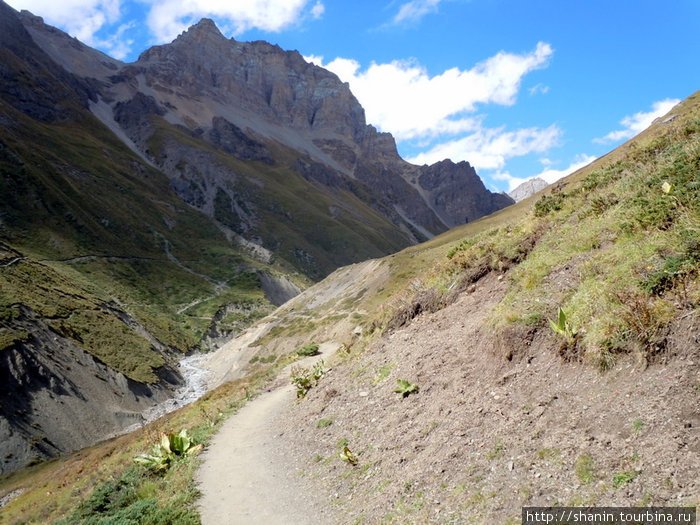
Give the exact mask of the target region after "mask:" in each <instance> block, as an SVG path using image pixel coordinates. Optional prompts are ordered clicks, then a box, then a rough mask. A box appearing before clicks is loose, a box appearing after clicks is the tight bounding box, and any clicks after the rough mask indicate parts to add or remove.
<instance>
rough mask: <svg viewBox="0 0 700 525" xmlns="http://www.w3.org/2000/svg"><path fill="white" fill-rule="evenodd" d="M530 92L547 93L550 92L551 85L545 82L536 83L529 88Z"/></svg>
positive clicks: (535, 93)
mask: <svg viewBox="0 0 700 525" xmlns="http://www.w3.org/2000/svg"><path fill="white" fill-rule="evenodd" d="M528 93H530V96H533V95H537V94H539V93H542V94H543V95H546V94H547V93H549V86H545V85H544V84H536V85H534V86H532V87H531V88H530V89H528Z"/></svg>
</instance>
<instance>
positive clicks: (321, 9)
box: [311, 1, 326, 19]
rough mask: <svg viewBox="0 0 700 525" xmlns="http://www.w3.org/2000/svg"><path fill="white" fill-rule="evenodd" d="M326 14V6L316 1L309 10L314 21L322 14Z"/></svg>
mask: <svg viewBox="0 0 700 525" xmlns="http://www.w3.org/2000/svg"><path fill="white" fill-rule="evenodd" d="M325 12H326V6H324V5H323V2H321V1H318V2H316V3H315V4H314V6H313V7H312V8H311V16H313V17H314V18H315V19H319V18H321V17H322V16H323V13H325Z"/></svg>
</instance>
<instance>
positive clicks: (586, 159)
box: [530, 154, 596, 184]
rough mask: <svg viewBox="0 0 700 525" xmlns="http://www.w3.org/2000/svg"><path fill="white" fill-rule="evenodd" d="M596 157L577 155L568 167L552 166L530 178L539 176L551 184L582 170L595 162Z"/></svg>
mask: <svg viewBox="0 0 700 525" xmlns="http://www.w3.org/2000/svg"><path fill="white" fill-rule="evenodd" d="M595 159H596V157H594V156H592V155H586V154H582V155H577V156H576V158H574V160H573V162H572V163H571V164H569V166H568V167H566V168H564V169H563V170H555V169H551V168H547V169H545V170H544V171H542V172H541V173H538V174H537V175H535V176H534V177H530V178H535V177H539V178H540V179H542V180H544V181H547V182H548V183H549V184H552V183H553V182H556V181H558V180H559V179H561V178H563V177H566V176H567V175H571V174H572V173H573V172H575V171H578V170H580V169H581V168H583V167H584V166H588V165H589V164H590V163H591V162H593V161H594V160H595Z"/></svg>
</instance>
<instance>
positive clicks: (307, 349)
mask: <svg viewBox="0 0 700 525" xmlns="http://www.w3.org/2000/svg"><path fill="white" fill-rule="evenodd" d="M320 353H321V352H320V351H319V345H318V344H317V343H309V344H308V345H306V346H303V347H301V348H300V349H299V350H297V355H298V356H299V357H309V356H314V355H318V354H320Z"/></svg>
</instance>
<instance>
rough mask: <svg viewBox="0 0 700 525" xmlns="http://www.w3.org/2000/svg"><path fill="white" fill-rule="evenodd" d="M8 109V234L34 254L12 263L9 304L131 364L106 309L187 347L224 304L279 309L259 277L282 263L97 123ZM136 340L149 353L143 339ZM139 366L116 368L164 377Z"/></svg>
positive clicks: (3, 163) (4, 147) (3, 231)
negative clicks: (183, 197)
mask: <svg viewBox="0 0 700 525" xmlns="http://www.w3.org/2000/svg"><path fill="white" fill-rule="evenodd" d="M0 112H1V113H2V114H3V115H4V117H5V119H6V120H7V121H10V122H12V123H13V125H12V126H11V127H10V126H8V127H5V128H4V131H3V136H2V144H1V145H0V146H1V149H0V172H1V173H2V178H0V191H1V192H2V194H3V203H2V205H1V206H2V223H1V224H0V235H1V238H2V240H3V242H4V243H5V247H6V251H8V253H10V252H12V250H14V252H17V253H18V256H20V257H22V259H21V261H20V262H18V263H16V264H12V265H6V266H3V267H2V268H0V271H1V272H2V273H1V278H2V279H3V283H4V285H3V287H2V297H1V299H2V305H1V307H2V308H3V309H8V308H17V307H19V306H20V305H24V306H27V307H30V308H31V309H32V310H33V311H35V312H37V313H38V314H40V315H41V316H45V317H48V318H51V319H53V320H54V324H57V325H60V326H61V327H62V328H60V329H59V332H60V333H62V334H68V335H70V336H71V337H72V338H73V339H75V340H78V341H79V342H82V343H83V344H84V345H85V346H86V347H87V349H88V350H90V351H91V352H92V353H94V354H95V355H96V356H97V357H99V358H100V359H102V360H104V362H106V363H107V364H110V365H112V364H115V363H117V362H122V361H124V359H126V360H127V361H129V360H130V359H129V358H125V357H124V356H123V355H117V354H121V353H122V352H124V350H125V349H126V348H129V345H123V344H117V343H116V341H117V339H115V338H114V337H113V336H114V334H115V333H116V332H115V330H116V331H124V330H126V331H129V330H128V329H127V328H126V327H125V325H124V323H122V322H121V321H119V319H117V318H116V317H115V316H114V315H112V313H111V312H109V308H107V307H106V306H105V305H111V306H112V307H113V308H115V309H117V310H120V311H124V312H126V313H127V314H128V315H130V316H132V317H133V318H135V319H136V320H137V321H138V323H140V324H141V325H143V326H145V327H146V329H147V330H148V331H149V332H150V333H151V334H152V335H154V336H155V337H156V338H157V339H158V340H159V341H160V342H162V343H163V344H164V345H166V346H168V347H171V348H172V349H177V350H180V351H186V350H188V349H190V348H192V347H194V346H195V345H196V344H197V343H198V341H199V340H200V338H201V337H202V335H203V334H204V333H205V332H206V330H208V328H209V325H210V324H211V318H212V317H213V316H214V314H216V313H217V311H218V310H219V309H220V308H222V307H223V306H224V305H232V304H238V305H240V306H241V307H245V309H246V310H260V309H261V311H263V312H264V311H265V309H266V308H267V307H268V304H269V303H267V301H266V300H265V298H264V294H263V293H262V289H261V288H260V285H259V283H258V282H257V279H256V278H255V274H254V273H251V272H255V271H256V270H257V269H263V268H265V269H266V270H268V271H274V267H269V266H265V267H264V266H263V265H262V264H261V263H258V262H256V261H253V260H251V259H250V258H249V257H248V256H247V255H246V254H245V253H243V252H242V251H241V250H240V249H238V248H237V247H235V246H233V245H232V244H231V243H230V242H229V241H227V239H226V238H225V236H224V235H223V233H221V232H220V231H219V230H218V229H217V228H216V226H215V225H214V224H213V223H212V221H211V220H209V219H208V218H207V217H206V216H204V215H203V214H201V213H199V212H197V211H195V210H193V209H191V208H190V207H188V206H187V205H185V204H184V203H182V202H181V201H180V200H179V199H178V198H177V196H175V195H174V193H173V192H172V190H171V189H170V188H169V186H168V181H167V179H166V178H165V177H164V176H163V175H162V174H160V173H158V172H157V171H155V170H154V169H152V168H150V167H148V166H146V165H145V164H143V163H142V162H141V161H140V160H138V159H137V158H136V157H135V156H134V155H133V154H132V153H131V152H130V151H128V150H127V149H126V148H125V147H124V146H123V145H122V144H120V143H119V142H118V141H117V140H116V138H115V137H114V136H112V135H111V133H110V132H108V131H107V130H106V129H105V128H104V127H102V126H101V124H99V123H98V122H96V121H95V120H94V119H93V118H92V117H91V116H89V115H83V116H82V117H81V118H80V119H79V120H77V121H72V120H69V121H64V122H60V123H42V122H38V121H36V120H34V119H32V118H29V117H27V116H25V115H23V114H21V113H19V112H17V111H15V110H14V109H12V108H10V107H9V106H7V105H5V104H4V103H2V105H0ZM14 252H12V253H14ZM19 272H23V273H22V274H21V275H20V273H19ZM43 282H46V283H47V284H42V283H43ZM74 289H75V290H79V291H77V292H76V291H74ZM62 296H65V297H79V298H80V299H81V300H86V301H88V302H89V303H90V306H89V307H87V306H85V305H80V304H78V303H77V302H75V301H74V303H75V304H71V305H65V308H64V309H63V310H61V311H60V312H59V311H55V310H56V309H60V308H59V307H58V306H57V304H58V303H60V300H57V298H60V297H62ZM86 304H87V303H86ZM188 305H192V307H190V308H187V306H188ZM194 306H196V308H195V307H194ZM88 312H93V313H94V315H93V314H89V313H88ZM105 319H109V321H105ZM110 325H114V330H112V329H107V328H106V327H107V326H110ZM6 328H9V326H7V327H6ZM97 328H100V329H99V330H98V329H97ZM88 332H89V333H90V336H89V337H88V338H83V337H82V336H81V334H87V333H88ZM129 338H130V339H131V340H133V341H139V342H138V344H134V347H135V348H139V347H141V346H143V345H144V344H146V346H148V344H147V341H146V340H144V339H143V338H142V337H141V336H139V335H138V334H135V333H132V334H131V336H129ZM135 359H136V361H137V362H135V363H131V364H129V365H125V366H117V367H116V369H117V370H119V371H122V372H125V373H126V374H127V376H129V377H132V378H134V379H138V380H144V379H147V378H148V379H150V380H153V379H154V376H153V375H152V374H151V373H150V372H145V373H139V374H135V373H133V372H132V371H130V370H135V369H137V368H139V369H141V368H140V367H139V363H140V362H141V358H135ZM147 361H148V360H147ZM149 366H150V365H149ZM143 370H146V369H143Z"/></svg>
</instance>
